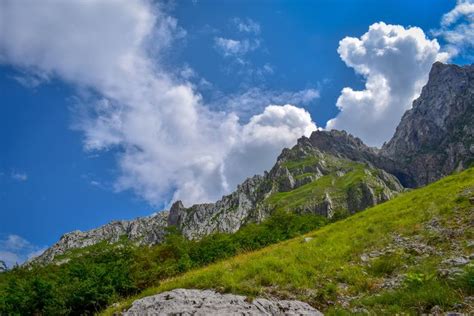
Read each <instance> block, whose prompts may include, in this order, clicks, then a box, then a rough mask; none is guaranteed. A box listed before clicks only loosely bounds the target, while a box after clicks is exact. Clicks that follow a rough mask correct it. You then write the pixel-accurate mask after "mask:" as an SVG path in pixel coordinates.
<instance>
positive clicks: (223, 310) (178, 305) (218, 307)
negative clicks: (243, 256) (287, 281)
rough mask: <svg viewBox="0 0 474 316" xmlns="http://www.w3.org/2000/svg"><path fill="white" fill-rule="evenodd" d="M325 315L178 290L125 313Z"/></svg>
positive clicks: (291, 305) (300, 306)
mask: <svg viewBox="0 0 474 316" xmlns="http://www.w3.org/2000/svg"><path fill="white" fill-rule="evenodd" d="M177 311H179V315H183V316H186V315H203V316H204V315H210V316H211V315H212V316H218V315H242V316H245V315H275V316H283V315H314V316H319V315H323V314H321V313H320V312H319V311H317V310H316V309H314V308H313V307H311V306H310V305H309V304H307V303H304V302H300V301H287V300H268V299H263V298H257V299H254V300H252V301H249V300H248V299H247V298H246V297H245V296H241V295H232V294H220V293H216V292H214V291H212V290H186V289H176V290H173V291H169V292H164V293H161V294H158V295H154V296H148V297H145V298H142V299H140V300H137V301H135V302H134V303H133V305H132V307H131V308H130V309H129V310H128V311H126V312H124V313H123V315H125V316H138V315H144V314H146V315H176V312H177Z"/></svg>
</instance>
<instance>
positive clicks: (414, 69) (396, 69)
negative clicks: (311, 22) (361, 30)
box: [326, 22, 449, 146]
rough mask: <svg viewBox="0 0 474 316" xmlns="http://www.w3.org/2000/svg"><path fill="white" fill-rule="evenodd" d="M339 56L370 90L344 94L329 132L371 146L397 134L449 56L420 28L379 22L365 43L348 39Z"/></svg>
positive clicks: (366, 37) (344, 42) (343, 43)
mask: <svg viewBox="0 0 474 316" xmlns="http://www.w3.org/2000/svg"><path fill="white" fill-rule="evenodd" d="M337 51H338V53H339V55H340V57H341V59H342V60H343V61H344V63H345V64H346V65H347V66H348V67H351V68H353V69H354V71H355V72H356V73H357V74H359V75H361V76H362V77H363V78H364V79H365V88H364V89H363V90H360V91H357V90H354V89H352V88H350V87H346V88H344V89H342V92H341V95H340V96H339V98H338V100H337V107H338V108H339V109H340V113H339V114H338V115H337V116H336V117H335V118H334V119H331V120H329V121H328V122H327V124H326V128H327V129H344V130H346V131H348V132H350V133H352V134H354V135H356V136H358V137H360V138H362V139H363V140H364V141H365V142H366V143H367V144H369V145H372V146H380V145H382V143H383V142H384V141H386V140H388V139H389V138H390V137H391V136H392V135H393V133H394V131H395V128H396V126H397V125H398V123H399V121H400V118H401V117H402V115H403V113H404V112H405V111H406V110H407V109H409V108H410V107H411V103H412V101H413V100H414V99H415V98H416V97H417V96H418V95H419V94H420V92H421V88H422V87H423V85H424V84H425V83H426V80H427V78H428V73H429V71H430V69H431V66H432V64H433V63H434V62H435V61H446V60H447V59H448V57H449V56H448V54H447V53H443V52H441V50H440V45H439V44H438V42H437V41H436V40H435V39H433V40H430V39H428V38H427V37H426V35H425V33H424V32H423V30H422V29H420V28H418V27H408V28H405V27H403V26H400V25H390V24H385V23H383V22H380V23H374V24H372V25H371V26H370V27H369V30H368V31H367V32H366V33H365V34H363V35H362V36H361V37H360V38H355V37H346V38H344V39H342V40H341V41H340V42H339V47H338V50H337Z"/></svg>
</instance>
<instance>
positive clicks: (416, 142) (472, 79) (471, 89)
mask: <svg viewBox="0 0 474 316" xmlns="http://www.w3.org/2000/svg"><path fill="white" fill-rule="evenodd" d="M473 122H474V66H473V65H471V66H463V67H460V66H456V65H446V64H442V63H440V62H437V63H435V64H434V65H433V67H432V69H431V72H430V75H429V80H428V83H427V84H426V86H425V87H424V88H423V90H422V92H421V95H420V97H419V98H418V99H416V100H415V101H414V102H413V107H412V109H410V110H408V111H407V112H406V113H405V114H404V115H403V117H402V120H401V122H400V124H399V125H398V127H397V130H396V132H395V135H394V136H393V138H392V139H391V140H390V141H389V142H388V143H386V144H385V145H384V146H383V147H382V150H381V151H380V153H381V155H382V156H385V157H388V158H389V159H391V160H393V161H394V162H395V163H396V168H394V169H398V171H399V172H401V173H400V174H399V175H398V176H399V178H401V181H402V183H403V184H404V185H406V186H410V187H418V186H422V185H426V184H428V183H431V182H433V181H436V180H438V179H440V178H441V177H443V176H446V175H449V174H450V173H452V172H453V171H455V170H460V169H464V168H466V167H467V166H468V165H469V164H470V163H472V162H473V161H474V152H473V151H472V150H471V149H472V147H473V145H474V124H473ZM386 169H387V170H390V168H386ZM394 169H392V170H394ZM394 174H395V172H394Z"/></svg>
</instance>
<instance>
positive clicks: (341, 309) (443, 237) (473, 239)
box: [103, 167, 474, 315]
mask: <svg viewBox="0 0 474 316" xmlns="http://www.w3.org/2000/svg"><path fill="white" fill-rule="evenodd" d="M473 222H474V167H473V168H470V169H468V170H466V171H464V172H462V173H456V174H454V175H452V176H448V177H446V178H443V179H442V180H440V181H438V182H436V183H433V184H430V185H428V186H425V187H423V188H419V189H414V190H410V191H408V192H404V193H402V194H400V195H398V196H397V197H395V198H394V199H392V200H390V201H388V202H386V203H383V204H379V205H377V206H374V207H372V208H369V209H367V210H365V211H364V212H359V213H357V214H355V215H354V216H350V217H348V218H346V219H344V220H340V221H337V222H334V223H331V224H329V225H326V226H324V227H322V228H319V229H317V230H315V231H313V232H311V233H309V234H306V235H304V236H299V237H296V238H294V239H292V240H288V241H284V242H281V243H278V244H276V245H272V246H270V247H266V248H264V249H261V250H258V251H254V252H250V253H244V254H241V255H238V256H235V257H232V258H228V259H226V260H222V261H219V262H217V263H215V264H212V265H209V266H206V267H203V268H199V269H194V270H192V271H189V272H186V273H184V274H182V275H180V276H177V277H174V278H169V279H167V280H164V281H163V282H160V283H159V284H157V285H156V286H155V287H151V288H148V289H146V290H145V291H144V292H143V293H141V294H139V295H136V296H135V297H131V298H125V299H123V300H122V301H120V302H119V303H116V304H114V305H113V306H110V308H109V309H108V310H106V311H105V312H104V313H103V314H104V315H116V313H118V312H120V311H123V310H127V309H128V308H130V307H131V310H130V311H134V312H135V313H137V314H141V313H144V312H145V311H146V310H153V309H157V308H158V307H159V306H157V305H159V302H160V300H159V298H160V297H162V296H163V295H165V294H170V293H171V294H173V293H175V294H174V295H169V299H170V301H168V302H167V304H168V305H173V304H175V303H176V304H178V306H179V303H180V302H182V301H183V300H184V299H186V296H185V295H183V294H179V295H177V294H176V293H178V292H177V290H176V289H183V288H184V289H215V290H217V291H219V292H220V293H232V294H239V295H247V296H249V297H251V298H254V297H266V298H268V297H270V298H278V299H280V300H300V301H303V302H306V303H309V304H310V305H311V306H312V307H314V308H316V309H318V310H320V311H321V312H323V313H325V314H328V315H352V314H364V315H427V314H429V315H471V314H472V312H473V311H474V299H473V296H472V295H473V294H474V283H473V278H474V265H473V261H474V235H473V230H472V223H473ZM169 291H171V292H169ZM181 291H182V290H181ZM160 293H163V294H162V295H161V296H160ZM144 302H147V303H148V304H147V305H146V306H145V305H144ZM191 304H193V303H191ZM191 306H193V305H191ZM178 310H182V309H179V308H178ZM455 312H456V313H455Z"/></svg>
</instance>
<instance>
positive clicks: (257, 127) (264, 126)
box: [224, 104, 316, 188]
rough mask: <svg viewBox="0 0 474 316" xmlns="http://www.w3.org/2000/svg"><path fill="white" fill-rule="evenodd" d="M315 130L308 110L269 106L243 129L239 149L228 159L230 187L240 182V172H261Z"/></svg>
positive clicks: (232, 151)
mask: <svg viewBox="0 0 474 316" xmlns="http://www.w3.org/2000/svg"><path fill="white" fill-rule="evenodd" d="M314 130H316V125H315V124H314V123H313V121H312V120H311V116H310V115H309V113H308V112H306V111H305V110H303V109H301V108H297V107H294V106H292V105H288V104H287V105H284V106H276V105H270V106H267V107H266V108H265V110H264V111H263V113H261V114H258V115H254V116H252V118H251V119H250V121H249V122H248V123H247V124H246V125H244V126H243V127H242V128H241V132H240V135H241V137H239V139H237V140H236V142H237V146H234V147H233V148H232V150H231V153H230V155H229V158H228V159H226V160H225V165H224V166H225V168H224V170H225V179H226V180H227V183H226V185H227V187H228V188H233V187H235V186H236V185H237V184H239V182H241V177H240V176H239V174H240V172H241V171H240V170H242V169H243V170H246V171H247V173H248V174H249V175H250V174H258V173H261V170H263V169H266V168H268V167H269V166H271V165H273V164H274V163H275V157H277V155H278V154H279V153H280V152H281V149H282V147H290V146H293V145H294V143H295V139H297V138H299V137H301V136H302V135H306V136H309V135H310V134H311V132H313V131H314Z"/></svg>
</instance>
